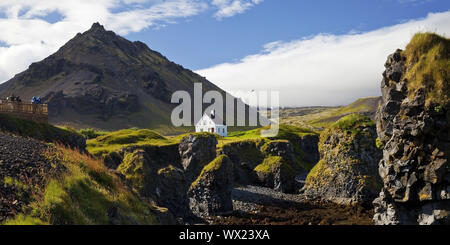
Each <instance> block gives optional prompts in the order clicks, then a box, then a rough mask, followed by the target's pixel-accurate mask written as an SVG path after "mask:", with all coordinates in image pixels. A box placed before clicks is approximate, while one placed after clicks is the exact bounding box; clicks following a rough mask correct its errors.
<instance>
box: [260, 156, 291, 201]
mask: <svg viewBox="0 0 450 245" xmlns="http://www.w3.org/2000/svg"><path fill="white" fill-rule="evenodd" d="M254 171H255V172H256V174H257V176H258V179H259V181H260V183H261V184H262V185H264V186H266V187H269V188H273V189H275V190H277V191H281V192H293V191H295V190H294V188H295V176H296V171H295V170H294V169H293V168H292V167H291V165H290V164H289V163H288V162H287V161H286V160H285V159H284V158H282V157H280V156H268V157H267V158H265V159H264V161H263V162H262V163H261V164H259V165H258V166H256V168H255V169H254Z"/></svg>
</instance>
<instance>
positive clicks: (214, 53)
mask: <svg viewBox="0 0 450 245" xmlns="http://www.w3.org/2000/svg"><path fill="white" fill-rule="evenodd" d="M94 22H100V23H101V24H102V25H104V26H105V28H106V29H108V30H112V31H114V32H116V33H117V34H119V35H122V36H124V37H125V38H127V39H129V40H132V41H136V40H139V41H142V42H144V43H146V44H147V45H148V46H149V47H150V48H151V49H153V50H156V51H158V52H161V53H162V54H163V55H165V56H166V57H168V58H169V59H170V60H172V61H174V62H176V63H178V64H181V65H182V66H184V67H185V68H188V69H191V70H194V71H195V72H197V73H199V74H201V75H202V76H205V77H206V78H207V79H208V80H210V81H211V82H213V83H215V84H216V85H218V86H219V87H221V88H222V89H225V90H226V91H229V92H231V93H234V92H236V91H238V90H240V91H243V92H244V93H245V92H249V91H253V90H255V91H262V90H271V91H279V93H280V103H281V105H282V106H313V105H344V104H348V103H351V102H352V101H354V100H356V99H358V98H361V97H366V96H377V95H380V88H379V86H380V81H381V73H382V71H383V69H384V67H383V64H384V62H385V60H386V57H387V55H389V54H390V53H392V52H394V51H395V49H397V48H404V47H405V45H406V44H407V43H408V40H409V39H410V38H411V37H412V35H413V34H414V33H416V32H423V31H433V32H437V33H439V34H441V35H444V36H447V37H449V36H450V1H448V0H373V1H366V0H341V1H335V0H314V1H300V0H165V1H164V0H96V1H91V0H64V1H61V0H15V1H10V0H0V33H1V35H0V83H1V82H4V81H7V80H9V79H10V78H12V77H13V76H14V75H15V74H17V73H19V72H21V71H23V70H25V69H27V67H28V66H29V65H30V64H31V63H32V62H36V61H40V60H42V59H43V58H45V57H47V56H48V55H50V54H52V53H54V52H56V51H57V50H58V48H59V47H61V46H62V45H64V43H66V42H67V41H68V40H69V39H71V38H72V37H74V36H75V35H76V33H78V32H83V31H85V30H87V29H89V28H90V26H91V25H92V23H94Z"/></svg>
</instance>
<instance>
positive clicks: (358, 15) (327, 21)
mask: <svg viewBox="0 0 450 245" xmlns="http://www.w3.org/2000/svg"><path fill="white" fill-rule="evenodd" d="M449 9H450V1H446V0H441V1H439V0H434V1H407V0H405V1H399V0H374V1H372V0H371V1H364V0H340V1H336V0H315V1H298V0H265V1H264V2H262V3H261V4H259V5H257V6H255V7H254V8H252V9H250V10H248V11H247V12H245V13H244V14H240V15H236V16H233V17H231V18H226V19H222V20H216V19H214V18H211V16H212V15H213V11H206V12H204V13H202V14H200V15H198V16H194V17H189V18H187V19H186V20H178V21H177V24H172V25H167V26H166V27H164V28H161V29H152V28H149V29H146V30H143V31H141V32H138V33H130V34H128V35H126V37H127V38H129V39H131V40H140V41H144V42H145V43H147V44H148V45H149V46H150V48H152V49H155V50H158V51H160V52H161V53H163V54H165V55H166V56H167V57H169V58H170V59H172V60H173V61H175V62H177V63H180V64H182V65H183V66H185V67H188V68H190V69H194V70H196V69H201V68H206V67H209V66H211V65H215V64H219V63H223V62H233V61H238V60H239V59H241V58H242V57H244V56H246V55H249V54H253V53H257V52H259V51H260V50H261V49H262V47H263V46H264V45H265V44H266V43H269V42H273V41H278V40H282V41H290V40H295V39H300V38H303V37H308V36H312V35H316V34H318V33H331V34H345V33H348V32H351V31H361V32H366V31H370V30H375V29H378V28H380V27H384V26H391V25H395V24H399V23H402V22H404V21H406V20H410V19H417V18H424V17H426V16H427V14H428V13H430V12H442V11H446V10H449Z"/></svg>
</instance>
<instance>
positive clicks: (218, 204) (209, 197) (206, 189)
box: [188, 155, 233, 217]
mask: <svg viewBox="0 0 450 245" xmlns="http://www.w3.org/2000/svg"><path fill="white" fill-rule="evenodd" d="M232 190H233V163H232V162H231V161H230V159H229V158H228V157H227V156H225V155H220V156H218V157H217V158H216V159H214V160H213V161H212V162H210V163H209V164H208V165H206V166H205V167H204V168H203V170H202V172H201V174H200V175H199V176H198V178H197V179H196V180H195V181H194V182H193V183H192V184H191V186H190V188H189V191H188V196H189V203H190V204H189V206H190V209H191V211H192V213H193V214H195V215H196V216H198V217H208V216H219V215H228V214H231V213H232V212H233V203H232V199H231V192H232Z"/></svg>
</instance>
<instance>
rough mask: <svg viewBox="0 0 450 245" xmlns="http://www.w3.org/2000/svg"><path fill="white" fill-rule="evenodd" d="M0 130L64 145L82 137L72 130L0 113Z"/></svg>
mask: <svg viewBox="0 0 450 245" xmlns="http://www.w3.org/2000/svg"><path fill="white" fill-rule="evenodd" d="M0 130H1V131H5V132H10V133H13V134H17V135H20V136H23V137H30V138H35V139H38V140H42V141H45V142H60V143H63V144H67V143H68V142H70V139H71V138H73V137H74V136H79V137H82V136H81V135H80V134H79V133H78V132H76V131H75V130H73V129H70V128H60V127H55V126H52V125H50V124H47V123H39V122H35V121H30V120H26V119H21V118H16V117H11V116H9V115H7V114H3V113H0Z"/></svg>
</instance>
